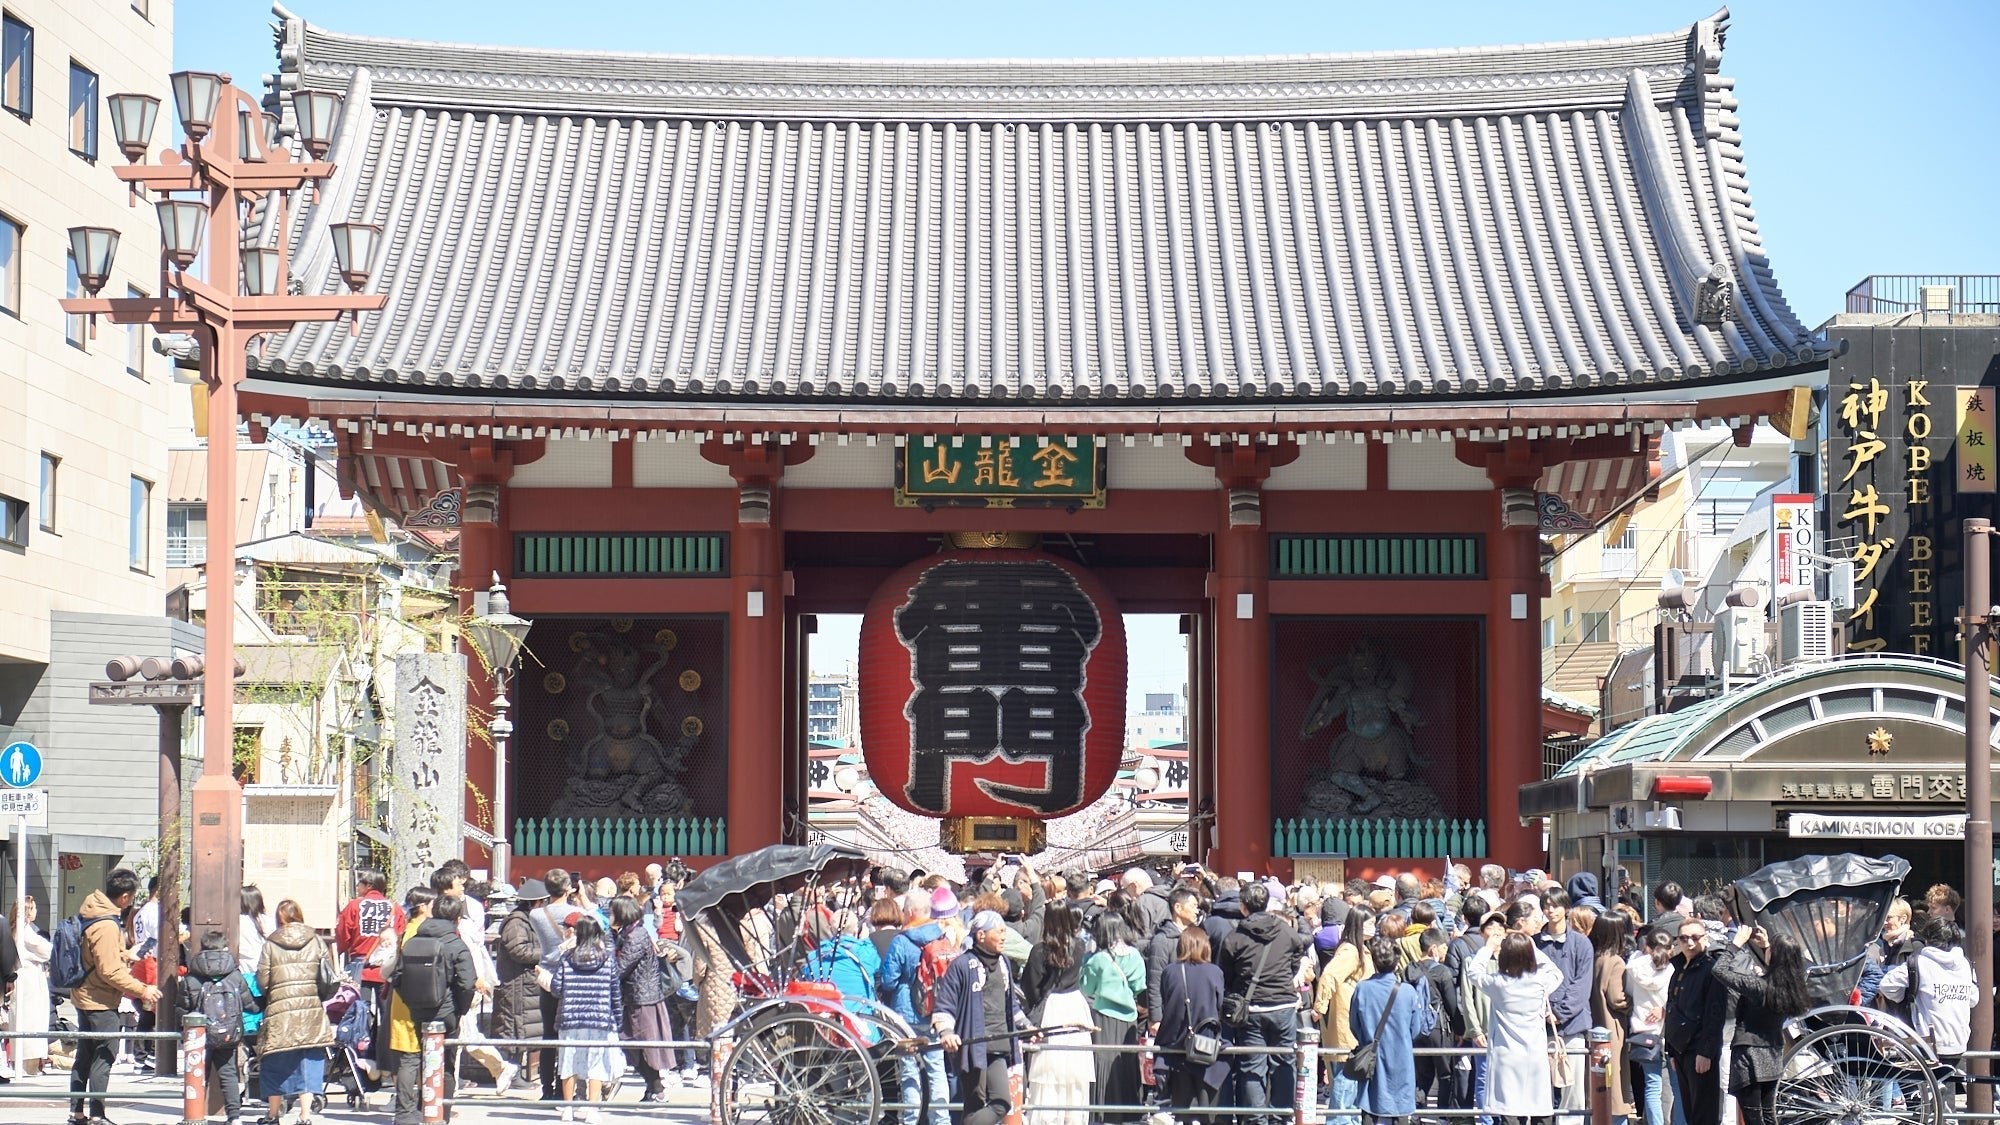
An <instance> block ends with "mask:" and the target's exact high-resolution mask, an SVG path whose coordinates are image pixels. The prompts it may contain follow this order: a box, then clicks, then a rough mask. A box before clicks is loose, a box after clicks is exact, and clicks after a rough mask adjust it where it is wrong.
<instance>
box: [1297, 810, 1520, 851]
mask: <svg viewBox="0 0 2000 1125" xmlns="http://www.w3.org/2000/svg"><path fill="white" fill-rule="evenodd" d="M1271 854H1272V855H1274V856H1278V857H1281V858H1282V857H1284V856H1295V855H1351V856H1359V857H1365V858H1368V859H1444V858H1446V857H1450V858H1453V859H1458V858H1461V857H1465V856H1475V857H1477V856H1484V855H1485V854H1486V822H1485V821H1483V820H1450V819H1446V818H1443V817H1432V818H1425V819H1411V820H1403V819H1393V818H1381V819H1368V820H1362V819H1349V820H1320V819H1317V818H1295V819H1292V820H1280V821H1278V822H1276V823H1275V824H1273V825H1272V826H1271Z"/></svg>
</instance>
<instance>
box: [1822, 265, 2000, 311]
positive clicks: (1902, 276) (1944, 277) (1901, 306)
mask: <svg viewBox="0 0 2000 1125" xmlns="http://www.w3.org/2000/svg"><path fill="white" fill-rule="evenodd" d="M1927 286H1943V287H1945V288H1948V289H1950V290H1951V293H1950V295H1949V297H1948V299H1947V301H1946V304H1947V305H1948V307H1947V308H1944V309H1942V310H1937V311H1942V312H1954V313H2000V274H1992V273H1878V274H1870V275H1869V276H1867V277H1864V278H1862V279H1861V283H1860V284H1859V285H1856V286H1855V287H1854V288H1852V289H1849V290H1848V291H1847V311H1848V312H1851V313H1907V312H1923V311H1924V294H1923V290H1924V289H1925V287H1927Z"/></svg>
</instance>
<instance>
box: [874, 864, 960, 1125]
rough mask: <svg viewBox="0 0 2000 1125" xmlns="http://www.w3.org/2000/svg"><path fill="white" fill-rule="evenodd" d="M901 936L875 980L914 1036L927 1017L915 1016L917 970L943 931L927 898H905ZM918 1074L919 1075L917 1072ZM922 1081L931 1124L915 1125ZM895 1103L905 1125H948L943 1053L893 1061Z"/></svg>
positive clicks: (917, 894)
mask: <svg viewBox="0 0 2000 1125" xmlns="http://www.w3.org/2000/svg"><path fill="white" fill-rule="evenodd" d="M902 906H903V930H902V932H901V933H899V934H897V935H896V940H894V941H892V942H890V943H889V952H888V953H887V954H885V955H884V956H883V958H882V973H881V975H880V976H878V977H876V978H875V983H876V986H877V988H878V990H879V991H880V994H881V998H882V1002H883V1003H884V1004H887V1005H889V1007H891V1008H893V1009H895V1010H896V1014H897V1015H900V1016H902V1017H903V1018H904V1019H906V1020H908V1021H910V1026H911V1027H912V1028H915V1029H916V1030H917V1031H919V1032H922V1031H924V1030H925V1029H926V1028H927V1026H928V1024H927V1021H926V1020H925V1018H924V1017H925V1015H926V1013H923V1012H919V1011H917V1005H916V988H917V966H918V964H920V963H921V962H922V961H923V955H924V946H926V945H929V944H930V943H931V942H934V941H938V940H941V939H942V938H943V937H944V936H945V933H944V927H943V926H941V925H939V924H938V922H937V921H936V920H935V919H933V918H932V917H931V893H930V892H929V891H926V890H924V889H922V888H921V887H920V888H917V889H916V890H913V891H909V892H907V893H906V894H905V895H904V896H903V902H902ZM920 1068H921V1071H920ZM920 1074H921V1078H922V1080H923V1081H924V1082H925V1083H926V1084H928V1085H929V1087H930V1120H929V1121H926V1122H921V1123H920V1122H918V1120H917V1111H916V1108H915V1107H916V1104H917V1082H918V1081H919V1076H920ZM896 1078H897V1086H898V1100H900V1101H901V1102H902V1103H903V1104H904V1105H906V1106H909V1107H911V1108H909V1109H905V1110H903V1111H902V1122H903V1125H948V1123H949V1121H950V1120H951V1109H950V1107H949V1106H948V1105H946V1103H947V1102H948V1101H950V1100H951V1092H950V1087H949V1085H948V1082H947V1079H946V1078H945V1070H944V1051H943V1050H942V1049H941V1048H934V1049H931V1050H927V1051H925V1052H924V1053H923V1055H922V1056H921V1058H916V1057H912V1056H909V1055H903V1056H901V1057H899V1058H898V1059H897V1060H896Z"/></svg>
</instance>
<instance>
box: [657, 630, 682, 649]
mask: <svg viewBox="0 0 2000 1125" xmlns="http://www.w3.org/2000/svg"><path fill="white" fill-rule="evenodd" d="M653 643H654V644H656V645H659V646H660V647H661V648H663V649H666V650H667V651H668V652H672V651H674V646H675V645H677V644H680V643H681V639H680V637H679V636H678V635H677V634H676V633H675V632H674V631H673V630H672V629H661V630H660V631H659V632H657V633H654V634H653Z"/></svg>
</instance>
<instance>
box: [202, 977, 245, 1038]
mask: <svg viewBox="0 0 2000 1125" xmlns="http://www.w3.org/2000/svg"><path fill="white" fill-rule="evenodd" d="M192 1007H193V1008H194V1010H195V1011H198V1012H200V1013H201V1015H202V1018H203V1019H204V1020H207V1021H208V1045H209V1046H211V1047H234V1046H236V1045H237V1044H238V1043H241V1042H243V993H242V990H241V989H240V987H239V986H238V985H237V982H236V981H235V980H233V979H231V978H229V977H224V978H223V979H221V980H205V981H202V982H201V983H200V984H198V985H196V986H195V1003H194V1004H193V1005H192Z"/></svg>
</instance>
